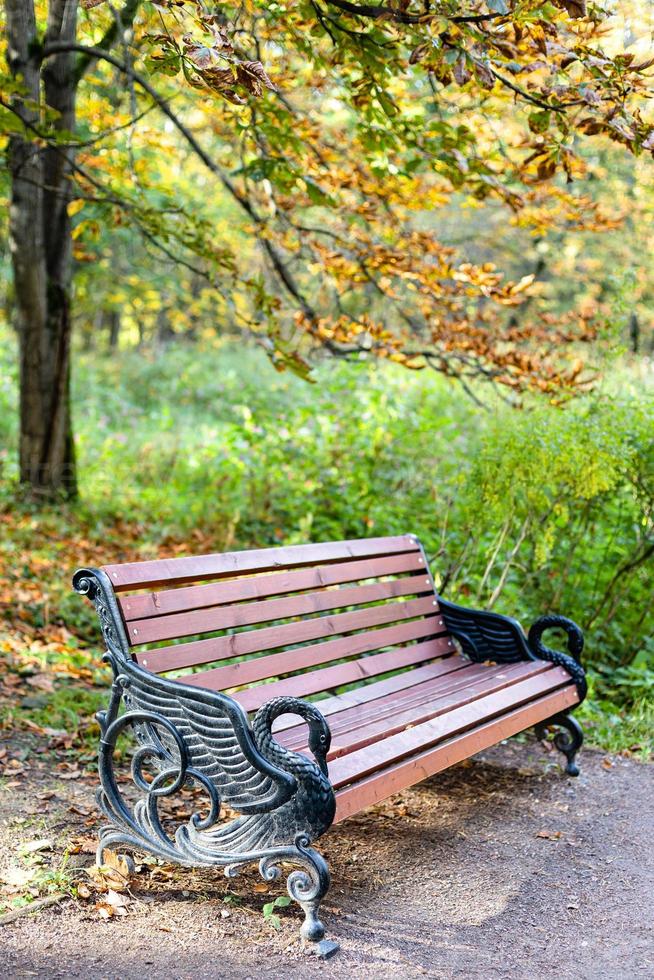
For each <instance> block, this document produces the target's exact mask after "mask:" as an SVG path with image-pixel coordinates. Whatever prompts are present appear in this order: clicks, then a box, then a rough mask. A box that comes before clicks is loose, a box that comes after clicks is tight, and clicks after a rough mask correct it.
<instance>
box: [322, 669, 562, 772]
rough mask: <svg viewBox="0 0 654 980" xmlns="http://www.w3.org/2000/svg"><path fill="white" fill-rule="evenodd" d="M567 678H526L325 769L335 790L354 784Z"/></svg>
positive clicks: (555, 672)
mask: <svg viewBox="0 0 654 980" xmlns="http://www.w3.org/2000/svg"><path fill="white" fill-rule="evenodd" d="M569 683H570V675H569V674H567V673H566V671H564V670H563V668H561V667H554V668H553V669H552V670H549V671H546V672H544V673H540V674H537V675H536V676H535V677H529V678H527V679H525V680H522V681H519V682H518V683H516V684H513V685H511V687H509V688H505V689H503V690H501V691H496V692H494V693H493V694H490V695H488V696H485V697H480V698H478V699H476V700H475V701H473V702H471V703H470V704H465V705H462V706H461V707H458V708H452V709H451V710H450V711H448V712H447V713H446V714H444V715H441V716H439V717H437V718H434V719H432V720H431V721H427V722H425V723H424V724H422V725H416V726H415V727H414V728H409V729H406V730H405V731H402V732H398V733H397V734H395V735H391V736H390V737H389V738H386V739H384V740H383V741H379V742H375V743H374V744H372V745H369V746H367V747H366V748H363V749H358V750H356V751H354V752H350V753H349V754H348V755H345V756H343V757H342V758H340V759H336V760H335V761H334V763H333V764H332V765H331V766H330V767H329V778H330V779H331V781H332V784H333V786H334V787H335V788H339V787H340V786H346V785H347V784H348V783H351V782H354V781H358V780H360V779H362V778H363V777H364V776H367V775H369V774H370V773H372V772H375V771H376V770H379V769H384V768H387V767H388V766H390V765H392V764H393V763H395V762H399V761H400V760H401V759H403V758H406V757H407V756H409V755H414V754H415V753H416V752H421V751H423V750H424V749H427V748H430V747H431V746H432V745H435V744H436V743H437V742H440V741H443V740H444V739H447V738H451V737H452V736H454V735H457V734H458V733H459V732H461V731H465V730H466V729H468V728H474V727H475V726H478V725H480V724H482V723H483V722H485V721H487V720H490V719H492V718H494V717H497V716H498V715H501V714H504V713H505V712H507V711H511V710H512V709H513V708H517V707H519V706H520V705H521V704H525V703H526V702H528V701H532V700H534V699H535V698H537V697H539V696H542V695H543V694H546V693H549V691H551V690H552V688H553V687H555V686H557V685H558V686H563V685H568V684H569Z"/></svg>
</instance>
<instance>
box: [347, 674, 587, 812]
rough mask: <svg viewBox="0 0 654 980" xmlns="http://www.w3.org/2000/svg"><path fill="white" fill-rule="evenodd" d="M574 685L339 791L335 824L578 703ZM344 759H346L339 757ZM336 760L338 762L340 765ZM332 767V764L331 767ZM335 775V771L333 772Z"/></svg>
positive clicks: (509, 712) (538, 699) (569, 685)
mask: <svg viewBox="0 0 654 980" xmlns="http://www.w3.org/2000/svg"><path fill="white" fill-rule="evenodd" d="M578 700H579V698H578V695H577V691H576V689H575V687H574V685H572V684H568V685H567V686H566V687H563V688H561V689H559V690H558V691H556V692H554V693H551V694H547V695H546V696H545V697H542V698H537V699H536V700H534V701H531V702H529V703H528V704H526V705H523V706H521V707H518V708H515V709H513V710H511V711H508V712H507V713H506V714H504V715H502V716H500V717H497V718H494V719H492V720H490V721H487V722H484V723H483V724H481V725H479V726H478V727H477V728H474V729H472V730H471V731H467V732H465V733H462V734H459V735H456V736H454V737H453V738H450V739H447V740H445V741H444V742H442V743H440V744H439V745H437V746H435V747H433V748H429V749H427V750H425V751H423V752H419V753H417V754H416V755H414V756H412V757H410V758H408V759H404V760H402V761H401V762H398V763H396V764H394V765H392V766H389V767H388V768H387V769H386V770H384V771H382V772H379V773H376V774H375V775H372V776H368V777H367V778H365V779H362V780H360V781H358V782H356V783H353V784H352V785H350V786H348V787H347V788H344V789H341V790H340V791H339V792H337V794H336V818H335V823H339V822H340V821H341V820H345V819H346V818H347V817H351V816H353V815H354V814H356V813H359V812H360V811H361V810H365V809H366V807H369V806H372V805H373V804H374V803H380V802H381V801H382V800H385V799H388V797H389V796H393V794H395V793H399V792H401V791H402V790H403V789H406V788H407V787H408V786H413V785H415V784H416V783H419V782H422V780H423V779H427V778H428V777H429V776H433V775H434V774H435V773H437V772H441V771H442V770H443V769H447V768H448V767H449V766H453V765H455V764H456V763H457V762H461V761H462V760H463V759H468V758H470V756H472V755H475V754H476V753H477V752H481V751H482V750H483V749H487V748H489V747H490V746H491V745H496V744H497V743H498V742H501V741H502V739H505V738H509V737H510V736H511V735H517V734H518V732H522V731H524V730H525V729H527V728H531V727H532V726H533V725H537V724H538V723H539V722H541V721H545V720H546V719H548V718H551V717H552V715H555V714H557V712H559V711H565V710H566V709H567V708H571V707H572V706H573V705H575V704H577V703H578ZM338 761H342V760H338ZM337 764H338V763H335V764H334V765H337ZM330 770H331V767H330ZM330 775H331V772H330Z"/></svg>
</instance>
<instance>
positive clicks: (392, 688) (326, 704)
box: [233, 640, 470, 735]
mask: <svg viewBox="0 0 654 980" xmlns="http://www.w3.org/2000/svg"><path fill="white" fill-rule="evenodd" d="M434 642H439V643H442V640H439V641H434V640H427V641H426V642H425V643H421V644H415V646H411V647H406V648H404V649H405V650H406V651H407V653H408V652H409V651H414V650H416V649H417V647H424V648H427V647H428V645H429V644H431V643H434ZM447 649H448V650H451V649H452V647H449V646H448V647H447ZM393 652H394V651H391V653H393ZM418 652H419V651H418ZM382 657H386V658H388V654H385V653H380V654H376V655H375V656H374V657H366V658H365V660H364V663H365V665H366V667H369V665H370V664H371V662H372V661H375V660H381V658H382ZM386 662H388V660H387V661H386ZM419 662H420V661H419V660H415V661H413V663H414V664H415V663H419ZM345 666H347V667H353V666H354V664H351V663H348V664H346V665H345ZM469 666H470V661H469V660H468V659H467V658H466V657H462V656H461V655H460V654H458V653H454V654H452V655H451V656H446V657H443V658H441V659H439V660H437V661H436V662H435V663H428V664H425V665H424V666H423V667H415V668H414V669H413V670H405V671H404V672H403V673H401V674H393V675H392V677H385V678H384V679H383V680H380V681H374V682H373V683H372V684H365V685H364V686H362V687H355V688H352V689H351V690H350V691H344V692H343V693H342V694H333V695H331V696H330V697H327V698H322V699H321V700H319V701H317V702H316V704H317V705H318V707H319V708H320V710H321V712H322V713H323V715H325V716H326V717H327V718H329V720H330V724H331V719H332V715H334V714H336V713H337V712H341V711H347V710H348V709H349V708H356V709H357V711H358V712H364V711H367V710H368V711H374V710H375V703H376V702H377V701H378V700H379V699H381V698H383V697H385V695H387V694H395V693H399V692H401V691H405V692H408V693H410V692H412V691H415V690H419V689H420V688H421V687H422V684H423V683H425V682H428V681H431V680H432V679H433V678H435V677H440V676H441V675H442V674H443V673H444V672H445V673H447V672H448V671H455V670H461V669H462V668H467V667H469ZM336 669H337V668H334V667H326V668H324V669H323V670H321V671H312V673H311V674H310V675H308V676H311V677H313V676H314V675H315V674H322V673H324V672H325V671H327V670H330V671H331V670H336ZM384 672H385V671H384V670H383V669H382V670H379V671H374V672H373V673H372V674H370V675H369V676H373V677H377V676H378V675H379V674H382V673H384ZM357 679H358V677H357V674H355V673H353V676H352V678H351V679H350V680H349V681H345V682H344V683H346V684H347V683H355V682H356V681H357ZM293 680H295V678H293ZM270 686H271V685H270V684H265V685H264V686H263V687H255V688H251V689H250V691H237V692H236V694H234V695H233V697H234V699H235V700H236V701H238V702H239V703H241V704H243V706H244V707H245V703H244V700H243V699H244V698H246V697H247V695H248V694H250V692H255V691H256V692H259V693H260V694H261V692H263V695H265V697H262V701H261V703H263V701H266V700H268V693H267V692H268V691H269V690H270ZM339 686H341V685H340V684H336V685H335V684H333V683H332V684H329V683H327V684H323V686H322V687H319V688H318V689H317V690H318V691H319V692H323V691H328V690H331V689H333V688H334V687H339ZM307 693H311V694H314V693H316V692H315V691H311V692H307ZM258 706H259V705H257V707H258ZM297 727H302V726H298V722H297V718H296V717H295V716H293V715H280V717H279V718H276V719H275V721H274V722H273V732H274V733H275V735H276V734H277V733H278V732H283V731H285V730H286V729H287V728H297Z"/></svg>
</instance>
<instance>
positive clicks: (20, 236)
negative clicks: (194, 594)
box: [6, 0, 77, 497]
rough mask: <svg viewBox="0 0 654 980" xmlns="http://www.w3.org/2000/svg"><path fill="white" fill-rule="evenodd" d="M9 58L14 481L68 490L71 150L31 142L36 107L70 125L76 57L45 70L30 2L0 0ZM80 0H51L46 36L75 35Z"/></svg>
mask: <svg viewBox="0 0 654 980" xmlns="http://www.w3.org/2000/svg"><path fill="white" fill-rule="evenodd" d="M6 18H7V39H8V53H7V59H8V62H9V66H10V70H11V72H12V74H13V75H14V76H16V77H17V78H18V79H19V80H21V81H22V83H23V85H24V87H25V90H26V91H25V93H24V95H23V94H21V95H20V96H16V97H15V99H14V107H15V109H16V110H17V112H18V113H19V114H20V116H21V118H22V120H23V122H24V124H25V134H24V136H22V135H17V136H15V137H12V139H11V140H10V144H9V167H10V174H11V205H10V222H9V230H10V240H11V253H12V264H13V271H14V283H15V294H16V310H17V323H18V333H19V346H20V449H19V456H20V480H21V483H23V484H26V485H27V486H29V487H30V488H31V490H32V491H34V492H35V493H38V494H40V495H46V496H54V495H58V494H63V495H65V496H69V497H70V496H75V495H76V493H77V478H76V467H75V448H74V441H73V434H72V427H71V412H70V341H71V317H70V288H71V276H72V238H71V226H70V219H69V217H68V212H67V205H68V202H69V199H70V189H69V188H70V181H69V179H68V177H69V174H70V171H71V165H72V159H71V156H70V153H71V151H70V150H66V151H63V150H60V149H58V148H57V147H50V148H48V149H43V148H42V147H41V146H39V145H38V144H37V143H36V142H34V140H33V139H32V137H33V135H34V130H35V129H38V128H39V125H40V112H39V106H40V105H41V104H42V94H41V88H43V95H44V99H45V104H46V106H48V107H49V108H51V109H54V110H56V112H57V113H58V115H57V117H56V121H55V124H54V125H55V126H56V128H58V129H60V130H67V131H73V130H74V127H75V91H76V84H77V83H76V80H75V75H74V61H73V55H72V54H68V53H62V54H59V55H56V56H55V57H53V58H52V59H50V60H49V61H48V63H47V65H46V66H45V67H44V68H43V69H42V65H41V58H40V48H39V45H38V37H37V29H36V20H35V14H34V7H33V4H32V3H31V2H29V0H7V3H6ZM76 18H77V0H51V3H50V7H49V12H48V24H47V30H46V41H48V40H49V41H52V40H66V41H74V40H75V32H76Z"/></svg>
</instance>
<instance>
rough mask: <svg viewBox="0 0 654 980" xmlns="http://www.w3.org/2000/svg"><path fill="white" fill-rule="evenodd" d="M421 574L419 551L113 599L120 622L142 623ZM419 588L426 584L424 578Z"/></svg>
mask: <svg viewBox="0 0 654 980" xmlns="http://www.w3.org/2000/svg"><path fill="white" fill-rule="evenodd" d="M418 571H422V572H423V573H424V572H425V564H424V561H423V559H422V557H421V553H420V552H419V551H412V552H408V553H406V554H397V555H390V556H389V557H388V558H365V559H363V560H362V561H348V562H341V563H338V564H335V565H316V566H314V567H313V568H301V569H298V570H297V571H290V572H286V571H275V572H267V573H264V574H256V575H252V574H250V575H248V576H246V577H245V578H234V579H227V580H223V581H218V582H212V583H210V584H208V585H186V586H182V587H178V588H176V589H166V590H164V591H162V592H148V593H146V594H139V593H136V594H131V595H121V596H119V597H118V603H119V605H120V608H121V611H122V614H123V617H124V619H125V622H127V623H129V622H131V621H132V620H133V619H146V618H147V617H148V616H167V615H169V614H170V613H178V612H187V611H189V610H191V609H204V608H206V607H208V606H221V605H226V604H227V603H231V602H241V601H243V600H253V599H265V598H268V597H270V596H274V595H288V594H289V593H293V592H303V591H305V590H307V589H320V588H327V587H329V586H332V585H342V584H345V583H348V582H360V581H364V580H365V579H371V578H381V577H382V576H384V575H401V574H405V573H407V572H418ZM424 584H425V585H427V586H429V585H431V584H432V583H431V579H430V578H429V576H426V577H425V578H424Z"/></svg>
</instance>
